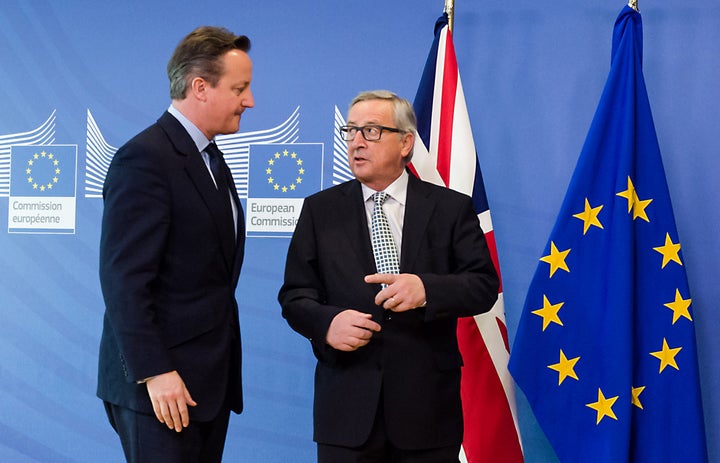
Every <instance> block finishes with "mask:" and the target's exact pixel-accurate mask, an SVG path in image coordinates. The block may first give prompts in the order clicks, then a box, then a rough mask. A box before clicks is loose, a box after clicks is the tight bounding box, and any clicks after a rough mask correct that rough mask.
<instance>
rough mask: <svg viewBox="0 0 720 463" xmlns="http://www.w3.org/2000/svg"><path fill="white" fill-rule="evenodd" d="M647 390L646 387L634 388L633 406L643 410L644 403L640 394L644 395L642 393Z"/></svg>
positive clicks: (632, 392)
mask: <svg viewBox="0 0 720 463" xmlns="http://www.w3.org/2000/svg"><path fill="white" fill-rule="evenodd" d="M644 390H645V386H639V387H634V388H632V391H631V394H632V404H633V405H635V406H636V407H637V408H640V409H642V408H643V406H642V403H641V402H640V394H642V391H644Z"/></svg>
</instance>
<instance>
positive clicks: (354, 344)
mask: <svg viewBox="0 0 720 463" xmlns="http://www.w3.org/2000/svg"><path fill="white" fill-rule="evenodd" d="M380 328H381V327H380V325H379V324H378V323H376V322H374V321H372V315H370V314H368V313H364V312H358V311H357V310H352V309H347V310H344V311H342V312H340V313H339V314H337V315H335V318H333V320H332V322H330V328H328V332H327V336H326V337H325V340H326V342H327V343H328V344H329V345H330V346H331V347H333V348H335V349H337V350H342V351H345V352H350V351H354V350H357V349H359V348H361V347H363V346H365V345H367V343H369V342H370V339H371V338H372V336H373V334H374V333H376V332H379V331H380Z"/></svg>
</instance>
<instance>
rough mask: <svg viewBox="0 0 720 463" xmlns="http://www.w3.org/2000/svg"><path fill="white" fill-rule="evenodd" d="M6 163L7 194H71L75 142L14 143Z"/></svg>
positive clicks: (73, 188) (73, 176) (75, 158)
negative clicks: (7, 173) (8, 188)
mask: <svg viewBox="0 0 720 463" xmlns="http://www.w3.org/2000/svg"><path fill="white" fill-rule="evenodd" d="M10 164H11V167H10V196H37V197H74V196H75V177H76V164H77V146H75V145H14V146H12V147H11V152H10Z"/></svg>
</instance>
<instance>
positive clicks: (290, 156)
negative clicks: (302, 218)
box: [265, 149, 305, 193]
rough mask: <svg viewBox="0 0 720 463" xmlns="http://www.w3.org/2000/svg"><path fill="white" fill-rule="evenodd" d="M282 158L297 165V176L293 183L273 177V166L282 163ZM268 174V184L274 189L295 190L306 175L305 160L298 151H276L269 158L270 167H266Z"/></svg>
mask: <svg viewBox="0 0 720 463" xmlns="http://www.w3.org/2000/svg"><path fill="white" fill-rule="evenodd" d="M281 160H288V161H291V162H292V163H294V164H295V165H296V166H297V171H296V172H297V177H295V178H294V179H293V180H292V182H291V183H281V182H278V180H277V179H276V178H275V177H273V168H274V167H275V166H276V165H277V164H278V163H280V161H281ZM265 174H266V175H267V182H268V185H270V186H272V189H273V190H275V191H279V192H282V193H287V192H288V191H294V190H295V189H297V187H298V186H299V185H300V184H301V183H302V181H303V175H305V168H304V167H303V160H302V159H301V158H300V157H299V156H298V155H297V153H296V152H294V151H293V152H290V151H288V150H287V149H285V150H283V151H282V153H281V152H279V151H276V152H275V154H273V155H272V156H271V157H270V159H268V167H267V168H266V169H265Z"/></svg>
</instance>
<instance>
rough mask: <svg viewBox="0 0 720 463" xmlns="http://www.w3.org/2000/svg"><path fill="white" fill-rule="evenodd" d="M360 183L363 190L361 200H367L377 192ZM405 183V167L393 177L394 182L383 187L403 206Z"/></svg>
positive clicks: (405, 192)
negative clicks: (398, 174) (396, 176)
mask: <svg viewBox="0 0 720 463" xmlns="http://www.w3.org/2000/svg"><path fill="white" fill-rule="evenodd" d="M361 185H362V192H363V200H364V201H367V200H369V199H370V197H371V196H372V195H374V194H375V193H377V192H376V191H375V190H373V189H372V188H369V187H367V186H365V185H364V184H361ZM407 185H408V173H407V171H406V170H405V169H403V171H402V174H400V176H399V177H398V178H397V179H395V181H394V182H392V183H391V184H390V185H388V187H387V188H385V190H384V191H385V193H387V194H388V195H390V197H391V198H392V199H394V200H395V201H397V202H399V203H400V204H402V205H403V206H404V205H405V199H406V198H407Z"/></svg>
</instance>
